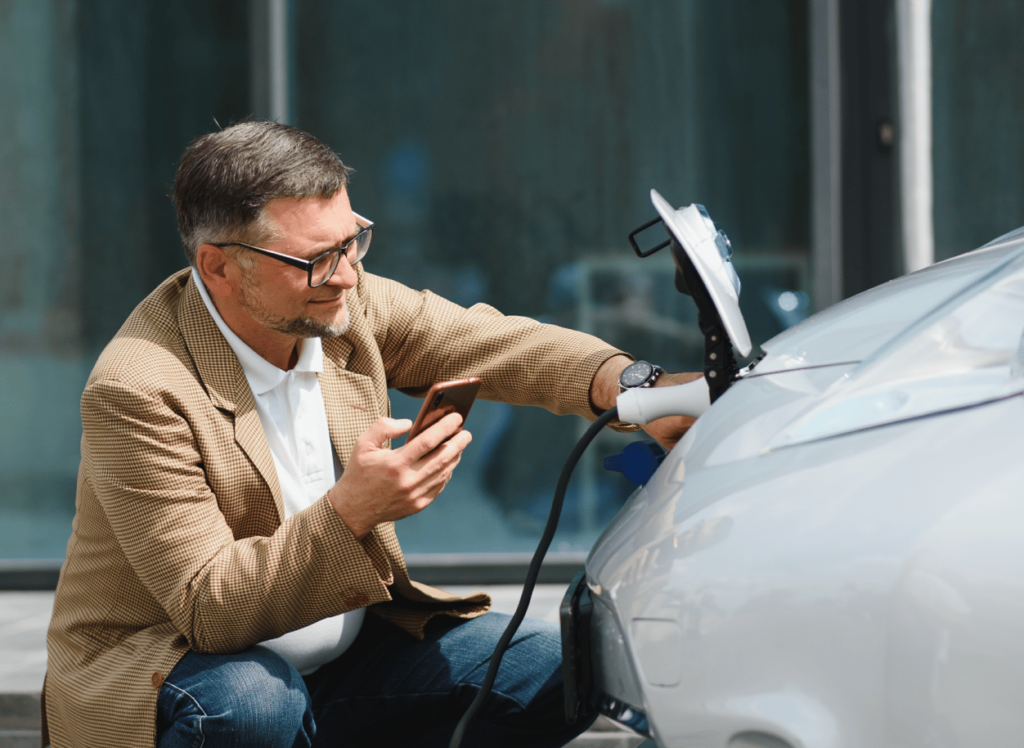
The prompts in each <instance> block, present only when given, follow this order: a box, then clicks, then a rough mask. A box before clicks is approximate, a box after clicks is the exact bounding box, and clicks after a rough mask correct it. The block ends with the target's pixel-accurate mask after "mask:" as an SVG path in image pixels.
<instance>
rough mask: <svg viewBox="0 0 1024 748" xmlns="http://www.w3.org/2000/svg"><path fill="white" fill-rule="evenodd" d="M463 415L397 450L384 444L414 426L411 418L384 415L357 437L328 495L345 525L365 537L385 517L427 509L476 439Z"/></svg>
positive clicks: (396, 517)
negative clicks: (343, 469) (465, 422)
mask: <svg viewBox="0 0 1024 748" xmlns="http://www.w3.org/2000/svg"><path fill="white" fill-rule="evenodd" d="M461 426H462V416H460V415H459V414H458V413H452V414H450V415H447V416H445V417H444V418H442V419H441V420H440V421H438V422H437V423H435V424H434V425H433V426H431V427H430V428H428V429H426V430H425V431H423V432H422V433H421V434H419V436H417V437H416V438H415V439H413V440H411V441H410V442H408V443H406V444H404V445H403V446H401V447H399V448H398V449H389V448H387V447H385V446H384V445H385V444H386V443H387V440H388V439H394V438H395V437H398V436H401V435H402V434H404V433H406V432H407V431H408V430H409V429H410V428H412V421H410V420H408V419H401V420H396V419H394V418H380V419H378V420H377V422H376V423H374V424H373V425H372V426H370V428H368V429H367V430H366V431H365V432H364V433H363V434H362V436H360V437H359V438H358V439H357V440H356V446H355V449H353V450H352V456H351V458H349V462H348V465H347V466H346V467H345V472H344V473H343V474H342V476H341V478H340V479H339V480H338V482H337V483H335V484H334V485H333V486H332V487H331V489H330V490H329V491H328V492H327V499H328V501H330V502H331V506H332V507H334V511H335V512H337V513H338V516H339V517H340V518H341V521H342V522H344V523H345V526H346V527H348V529H349V530H350V531H351V532H352V534H353V535H355V536H356V538H357V539H359V540H361V539H362V538H364V537H366V535H368V534H369V533H370V531H371V530H372V529H373V528H374V527H375V526H376V525H378V524H380V523H381V522H388V521H394V520H399V519H401V518H402V517H408V516H409V515H410V514H416V512H419V511H421V510H423V509H425V508H426V507H427V506H428V505H429V504H430V502H431V501H433V500H434V499H435V498H436V497H437V495H438V494H439V493H441V491H442V490H444V487H445V485H446V484H447V483H448V480H449V479H450V478H451V477H452V471H454V470H455V466H456V465H458V464H459V460H460V459H461V458H462V450H464V449H465V448H466V447H467V446H469V443H470V442H471V441H472V440H473V436H472V434H470V433H469V432H468V431H465V430H463V431H459V428H460V427H461Z"/></svg>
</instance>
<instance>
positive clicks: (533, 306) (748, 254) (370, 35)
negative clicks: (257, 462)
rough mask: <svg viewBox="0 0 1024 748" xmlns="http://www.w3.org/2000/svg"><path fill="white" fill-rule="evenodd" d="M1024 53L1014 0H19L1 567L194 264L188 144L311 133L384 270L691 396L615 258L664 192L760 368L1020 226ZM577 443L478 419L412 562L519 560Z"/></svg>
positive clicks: (671, 340)
mask: <svg viewBox="0 0 1024 748" xmlns="http://www.w3.org/2000/svg"><path fill="white" fill-rule="evenodd" d="M1022 30H1024V4H1021V3H1019V2H1015V0H1001V1H1000V0H933V1H931V2H929V1H928V0H716V2H713V3H712V2H701V1H700V0H491V1H490V2H479V1H478V0H433V2H423V1H422V0H388V1H387V2H380V1H379V0H332V1H328V0H177V1H176V2H157V1H156V0H146V1H140V0H89V1H86V0H0V384H2V386H0V559H5V560H6V561H5V563H8V565H9V566H11V565H13V566H14V567H17V566H18V564H19V563H22V565H25V564H26V563H27V564H28V565H31V563H32V560H42V561H40V563H44V564H46V563H49V564H51V565H54V568H55V565H56V564H57V563H58V560H59V559H61V558H62V557H63V555H64V550H65V545H66V542H67V538H68V536H69V533H70V527H71V519H72V517H73V515H74V502H75V482H76V473H77V467H78V460H79V440H80V438H81V423H80V418H79V411H78V401H79V397H80V395H81V391H82V387H83V385H84V383H85V380H86V377H87V376H88V372H89V370H90V369H91V367H92V365H93V362H94V361H95V359H96V356H97V355H98V353H99V351H100V350H101V349H102V347H103V346H104V344H105V343H106V342H107V341H108V340H109V339H110V337H111V336H112V335H113V334H114V333H115V332H116V330H117V329H118V327H119V326H120V325H121V323H122V322H123V321H124V319H125V317H126V316H127V315H128V314H129V313H130V312H131V310H132V309H133V308H134V306H135V305H136V304H137V303H138V302H139V301H140V300H141V299H142V298H143V297H144V296H145V295H146V294H147V293H148V292H149V291H150V290H151V289H152V288H153V287H155V286H156V285H157V284H158V283H159V282H160V281H161V280H162V279H164V278H165V277H166V276H167V275H169V274H170V273H172V272H174V271H176V270H178V269H179V268H182V267H183V266H184V265H185V260H184V256H183V254H182V252H181V248H180V244H179V241H178V237H177V233H176V227H175V218H174V212H173V208H172V206H171V202H170V198H169V195H170V191H171V183H172V180H173V177H174V171H175V168H176V165H177V161H178V158H179V157H180V154H181V152H182V150H183V149H184V147H185V146H186V145H187V144H188V142H189V141H191V140H192V139H193V138H194V137H196V136H198V135H200V134H202V133H205V132H209V131H211V130H213V129H215V128H217V127H218V126H225V125H228V124H230V123H233V122H236V121H239V120H242V119H245V118H249V117H257V118H271V119H276V120H278V121H283V122H288V123H290V124H294V125H297V126H299V127H301V128H303V129H306V130H308V131H310V132H312V133H313V134H315V135H316V136H317V137H318V138H320V139H321V140H323V141H324V142H326V143H327V144H328V145H329V146H330V147H332V148H333V149H334V150H335V151H337V152H338V153H339V154H340V156H341V157H342V159H343V160H344V161H345V163H347V164H349V165H350V166H352V167H354V168H355V170H356V173H355V176H354V179H353V181H352V184H351V186H350V194H351V198H352V203H353V207H354V208H355V209H356V210H357V211H358V212H360V213H361V214H363V215H365V216H368V217H369V218H371V219H372V220H374V221H376V222H377V224H378V227H379V228H378V231H377V233H376V235H375V239H374V246H373V249H372V251H371V253H370V255H369V256H368V257H367V260H366V261H365V266H366V268H367V270H369V271H370V272H375V273H379V274H383V275H388V276H391V277H393V278H396V279H398V280H400V281H402V282H405V283H407V284H409V285H411V286H413V287H416V288H430V289H432V290H434V291H436V292H437V293H440V294H442V295H444V296H447V297H449V298H451V299H452V300H454V301H457V302H459V303H461V304H465V305H470V304H473V303H476V302H479V301H483V302H487V303H490V304H493V305H495V306H496V307H498V308H499V309H501V310H502V311H504V312H506V313H508V314H520V315H528V316H531V317H534V318H537V319H541V320H544V321H551V322H556V323H559V324H564V325H568V326H572V327H576V328H579V329H582V330H586V331H588V332H592V333H595V334H597V335H599V336H602V337H604V338H606V339H607V340H609V341H610V342H612V343H613V344H615V345H618V346H620V347H622V348H624V349H626V350H628V351H630V352H632V353H633V354H634V355H636V356H637V357H643V358H646V359H648V360H651V361H654V362H656V363H659V364H661V365H663V366H665V367H667V368H669V369H693V368H700V363H701V346H702V341H701V338H700V336H699V335H698V333H697V330H696V324H695V323H696V319H695V313H694V310H693V308H692V303H691V302H690V301H689V299H687V298H684V297H681V296H679V295H678V294H677V293H676V292H675V290H674V289H673V287H672V266H671V260H670V258H669V257H668V256H667V254H666V253H662V254H661V255H656V256H654V257H652V258H650V259H647V260H642V261H641V260H638V259H637V258H635V257H634V256H633V254H632V252H631V251H630V250H629V248H628V244H627V243H626V234H627V233H628V232H629V231H630V230H632V229H633V228H635V227H636V226H638V225H640V224H641V223H644V222H646V221H648V220H649V219H651V218H653V217H654V215H655V214H654V211H653V208H652V206H651V204H650V200H649V197H648V193H649V191H650V189H651V188H652V187H654V188H656V189H658V190H659V191H660V192H661V193H662V194H663V195H664V196H665V197H666V198H667V199H668V200H669V201H670V202H672V203H673V204H675V205H679V206H681V205H686V204H689V203H692V202H700V203H703V204H704V205H705V206H707V208H708V210H709V212H710V213H711V215H712V217H713V218H714V219H715V221H716V222H717V224H718V226H719V227H720V228H722V229H723V230H724V231H726V233H727V234H728V235H729V236H730V238H731V239H732V242H733V247H734V261H735V263H736V266H737V269H738V271H739V273H740V276H741V278H742V280H743V293H742V297H741V305H742V307H743V310H744V313H745V315H746V318H747V322H748V325H749V327H750V332H751V337H752V339H753V340H754V343H755V351H754V355H756V354H757V353H758V351H757V344H758V343H760V342H763V341H765V340H767V339H768V338H770V337H771V336H772V335H774V334H776V333H778V332H779V331H781V330H783V329H785V328H786V327H788V326H790V325H792V324H795V323H796V322H799V321H800V320H801V319H803V318H804V317H806V316H807V315H808V314H810V313H812V312H813V311H815V310H818V309H822V308H824V307H826V306H829V305H830V304H833V303H835V302H837V301H839V300H841V299H842V298H845V297H847V296H850V295H853V294H855V293H858V292H859V291H861V290H864V289H866V288H869V287H871V286H873V285H876V284H878V283H882V282H885V281H887V280H889V279H891V278H894V277H896V276H898V275H901V274H903V273H904V272H907V271H910V270H914V269H918V268H920V267H922V266H924V265H927V264H929V263H930V262H933V261H939V260H942V259H945V258H948V257H951V256H954V255H956V254H959V253H961V252H964V251H967V250H970V249H972V248H974V247H977V246H979V245H980V244H983V243H984V242H986V241H988V240H990V239H992V238H994V237H996V236H998V235H1000V234H1002V233H1005V232H1007V231H1010V230H1011V229H1013V228H1016V227H1017V226H1019V225H1021V224H1024V85H1022V84H1021V83H1020V81H1022V80H1024V45H1021V44H1020V39H1021V32H1022ZM418 406H419V402H418V401H416V400H413V399H411V398H407V397H405V396H403V395H400V394H397V393H396V394H395V397H394V411H395V413H396V415H399V416H403V415H404V416H413V415H414V414H415V412H416V410H417V409H418ZM584 425H585V424H582V423H580V422H577V421H576V420H575V419H570V418H558V417H555V416H553V415H550V414H548V413H546V412H541V411H532V410H523V409H512V408H509V407H508V406H504V405H500V404H495V403H485V402H480V403H478V404H477V405H476V406H475V408H474V411H473V413H472V415H471V416H470V419H469V423H468V427H469V428H470V429H471V430H472V431H473V432H474V435H475V441H474V444H473V446H472V448H471V450H470V451H469V452H468V453H467V456H466V458H465V459H464V460H463V463H462V465H461V466H460V469H459V471H458V472H457V474H456V478H455V480H453V482H452V483H451V484H450V485H449V487H448V489H447V490H446V492H445V493H444V494H443V496H442V497H441V498H440V500H438V501H437V502H436V503H435V504H434V505H433V506H432V507H431V508H430V509H429V510H428V511H425V512H423V513H421V514H420V515H417V516H415V517H411V518H408V519H406V520H403V521H402V522H400V523H399V525H398V530H399V536H400V538H401V540H402V542H403V545H404V547H405V549H406V551H407V552H408V553H409V554H411V556H412V557H413V561H414V564H415V563H420V564H426V565H428V566H429V565H430V563H432V561H431V560H432V559H434V560H436V561H437V563H439V564H447V565H448V566H456V567H457V566H460V565H461V566H463V567H466V568H468V569H473V568H481V567H482V566H486V565H487V564H488V563H495V559H499V560H500V559H501V558H507V559H512V560H513V561H514V560H516V559H521V558H522V556H521V554H524V553H526V552H528V551H530V550H532V548H533V546H534V545H535V543H536V541H537V538H538V536H539V533H540V527H541V525H542V523H543V520H544V518H545V516H546V514H547V509H548V505H549V502H550V497H551V492H552V490H553V488H554V484H555V480H556V477H557V474H558V471H559V469H560V468H561V464H562V462H563V460H564V458H565V457H566V456H567V454H568V452H569V450H570V448H571V446H572V444H573V443H574V441H575V440H576V438H577V437H578V436H579V434H580V433H581V432H582V428H583V426H584ZM633 438H635V437H624V436H621V435H614V434H608V435H607V436H606V437H603V438H602V440H601V441H600V442H599V443H598V445H597V447H596V448H594V449H592V450H591V453H590V454H588V456H587V462H586V463H585V464H584V465H583V466H582V467H581V468H580V470H579V472H578V475H577V478H576V480H575V483H574V484H573V487H572V489H571V491H570V496H569V504H568V506H567V508H566V510H565V512H564V514H563V519H562V528H561V530H560V531H559V534H558V536H557V537H556V540H555V543H554V546H553V549H554V550H556V551H558V552H560V553H561V554H564V556H563V557H564V558H567V559H570V560H573V559H577V560H578V559H580V558H582V555H581V554H584V553H585V552H586V550H587V549H588V548H589V547H590V546H591V545H592V544H593V542H594V541H595V539H596V538H597V535H598V534H599V533H600V531H601V529H602V528H603V527H604V526H605V525H606V524H607V522H608V521H609V520H610V519H611V517H612V516H614V514H615V513H616V512H617V511H618V509H619V508H620V507H621V505H622V503H623V502H624V500H625V499H626V497H627V496H628V494H629V493H630V492H631V490H632V487H631V486H630V485H629V484H628V483H627V482H626V481H625V479H624V478H622V477H621V476H619V475H618V474H614V473H608V472H606V471H604V470H602V469H601V467H600V458H601V457H602V456H604V455H607V454H611V453H614V452H617V451H619V449H621V447H622V446H624V444H626V443H628V442H629V441H630V440H632V439H633ZM496 554H497V555H496ZM502 554H507V555H502Z"/></svg>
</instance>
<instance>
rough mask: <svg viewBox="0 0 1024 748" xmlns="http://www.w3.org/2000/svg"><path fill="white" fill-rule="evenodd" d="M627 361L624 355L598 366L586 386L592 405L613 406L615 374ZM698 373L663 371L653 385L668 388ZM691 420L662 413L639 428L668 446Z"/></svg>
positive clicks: (687, 380)
mask: <svg viewBox="0 0 1024 748" xmlns="http://www.w3.org/2000/svg"><path fill="white" fill-rule="evenodd" d="M631 363H633V362H632V361H631V360H630V359H628V358H626V357H625V356H613V357H612V358H610V359H608V360H607V361H605V362H604V363H603V364H602V365H601V368H600V369H598V370H597V374H595V375H594V381H593V382H592V383H591V385H590V401H591V402H592V403H593V404H594V407H595V408H598V409H599V410H608V409H609V408H611V407H612V406H613V405H615V399H616V398H617V397H618V396H619V375H620V374H622V370H623V369H625V368H626V367H627V366H629V365H630V364H631ZM701 376H703V375H702V374H700V373H698V372H692V371H688V372H680V373H677V374H669V373H668V372H665V373H664V374H662V375H661V376H660V377H658V378H657V380H655V382H654V386H655V387H671V386H672V385H676V384H686V383H687V382H692V381H694V380H695V379H700V378H701ZM695 420H696V419H694V418H689V417H687V416H666V417H665V418H659V419H658V420H657V421H651V422H650V423H648V424H647V425H646V426H642V427H641V428H642V429H643V430H644V431H645V432H647V434H648V435H649V436H651V437H652V438H653V439H654V440H655V441H656V442H658V444H660V445H661V446H663V447H664V448H665V449H672V447H674V446H675V445H676V443H677V442H678V441H679V440H680V439H682V438H683V435H685V434H686V432H687V431H688V430H689V428H690V426H692V425H693V423H694V421H695Z"/></svg>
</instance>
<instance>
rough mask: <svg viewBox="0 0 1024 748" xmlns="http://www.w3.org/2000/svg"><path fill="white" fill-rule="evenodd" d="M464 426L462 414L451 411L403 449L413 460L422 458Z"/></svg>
mask: <svg viewBox="0 0 1024 748" xmlns="http://www.w3.org/2000/svg"><path fill="white" fill-rule="evenodd" d="M461 428H462V416H460V415H459V414H458V413H449V414H448V415H446V416H445V417H444V418H442V419H441V420H440V421H438V422H437V423H435V424H433V425H432V426H430V427H429V428H427V429H424V430H423V431H422V432H421V433H420V434H419V435H417V437H416V438H415V439H413V440H412V441H411V442H409V443H407V444H406V445H405V446H404V447H402V449H404V450H407V451H408V452H409V454H410V457H412V459H413V460H420V459H422V458H423V457H424V456H425V455H428V454H430V453H431V452H433V451H434V450H435V449H436V448H437V447H438V446H439V445H441V444H444V443H445V442H446V441H448V439H450V438H451V437H452V436H454V435H455V434H457V433H459V429H461Z"/></svg>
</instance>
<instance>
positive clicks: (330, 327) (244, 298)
mask: <svg viewBox="0 0 1024 748" xmlns="http://www.w3.org/2000/svg"><path fill="white" fill-rule="evenodd" d="M248 280H249V279H248V278H247V279H246V281H247V282H244V283H242V289H241V291H242V292H241V294H240V295H239V299H238V303H239V305H240V306H241V307H242V308H243V309H245V311H247V312H249V314H251V315H252V317H253V319H255V320H256V321H257V322H259V323H260V324H261V325H263V326H264V327H269V328H270V329H271V330H276V331H277V332H281V333H284V334H285V335H293V336H295V337H297V338H340V337H341V336H342V335H344V334H345V333H346V332H347V331H348V324H349V316H348V309H347V308H346V309H345V319H344V320H342V321H341V322H335V323H334V324H331V323H329V322H321V321H320V320H316V319H313V318H311V317H295V318H293V319H287V318H285V317H278V316H277V315H276V314H271V313H270V312H268V311H267V310H266V308H265V307H264V306H263V304H262V303H261V302H260V301H259V299H257V298H255V297H253V295H252V293H251V292H250V286H249V283H248Z"/></svg>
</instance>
